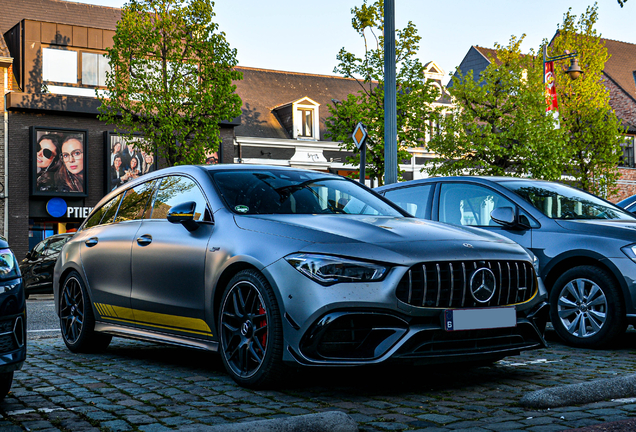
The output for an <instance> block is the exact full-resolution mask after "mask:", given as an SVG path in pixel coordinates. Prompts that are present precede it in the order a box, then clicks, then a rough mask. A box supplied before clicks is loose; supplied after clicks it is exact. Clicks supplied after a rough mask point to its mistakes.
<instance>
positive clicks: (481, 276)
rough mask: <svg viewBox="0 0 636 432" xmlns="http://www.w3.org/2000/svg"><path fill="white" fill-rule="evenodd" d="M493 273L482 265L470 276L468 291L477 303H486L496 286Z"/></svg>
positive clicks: (493, 293)
mask: <svg viewBox="0 0 636 432" xmlns="http://www.w3.org/2000/svg"><path fill="white" fill-rule="evenodd" d="M496 285H497V283H496V279H495V274H494V273H493V272H492V271H491V270H490V269H488V268H486V267H482V268H480V269H477V270H475V273H473V275H472V276H471V278H470V293H471V294H472V295H473V298H474V299H475V300H476V301H478V302H479V303H488V302H489V301H490V299H491V298H492V296H493V295H495V288H496Z"/></svg>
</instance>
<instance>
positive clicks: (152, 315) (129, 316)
mask: <svg viewBox="0 0 636 432" xmlns="http://www.w3.org/2000/svg"><path fill="white" fill-rule="evenodd" d="M94 305H95V309H97V312H98V313H99V315H100V317H101V318H106V319H109V320H113V321H119V322H123V323H127V324H139V325H144V326H148V327H155V328H160V329H164V330H174V331H180V332H185V333H193V334H197V335H203V336H212V330H210V327H209V326H208V324H207V323H206V322H205V321H203V320H202V319H199V318H190V317H182V316H177V315H169V314H162V313H157V312H148V311H142V310H139V309H131V308H125V307H121V306H113V305H107V304H103V303H94Z"/></svg>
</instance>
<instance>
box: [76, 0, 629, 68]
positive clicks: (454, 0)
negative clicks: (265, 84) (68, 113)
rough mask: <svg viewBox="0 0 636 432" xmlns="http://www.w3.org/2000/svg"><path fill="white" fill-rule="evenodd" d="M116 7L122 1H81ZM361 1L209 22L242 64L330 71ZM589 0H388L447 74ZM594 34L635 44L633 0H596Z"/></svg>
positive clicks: (292, 0) (232, 3) (283, 3)
mask: <svg viewBox="0 0 636 432" xmlns="http://www.w3.org/2000/svg"><path fill="white" fill-rule="evenodd" d="M82 3H91V4H99V5H103V6H113V7H121V6H122V5H123V4H124V3H125V1H124V0H82ZM361 4H362V0H318V1H307V0H276V1H272V0H216V1H215V12H216V15H217V16H216V22H217V23H218V24H219V27H220V30H222V31H224V32H225V33H226V34H227V38H228V40H229V42H230V45H231V46H232V47H234V48H236V49H237V50H238V60H239V64H240V65H241V66H250V67H258V68H265V69H275V70H285V71H294V72H307V73H317V74H326V75H332V74H333V68H334V66H336V64H337V61H336V54H337V53H338V51H339V50H340V48H342V47H345V48H346V49H347V50H348V51H351V52H354V53H356V54H361V53H362V52H363V49H364V46H363V42H362V40H361V39H360V37H359V36H358V35H357V34H356V32H355V31H354V30H353V29H352V27H351V8H353V7H354V6H359V5H361ZM593 4H594V2H593V0H569V1H565V0H530V1H522V0H485V1H478V0H450V1H440V0H437V1H430V0H395V10H396V13H395V14H396V18H395V21H396V23H395V25H396V28H403V27H404V26H405V25H406V23H407V22H408V21H409V20H410V21H413V23H414V24H415V25H416V27H417V29H418V34H419V35H420V36H421V37H422V41H421V43H420V50H419V56H418V57H419V59H420V60H421V61H422V62H423V63H427V62H429V61H431V60H432V61H434V62H435V63H437V64H438V65H439V66H440V67H441V68H442V69H444V71H445V72H446V74H447V75H448V74H449V73H451V72H452V71H453V70H454V69H455V67H456V66H457V65H459V63H461V61H462V59H463V58H464V56H465V55H466V53H467V52H468V50H469V48H470V47H471V45H479V46H482V47H486V48H491V47H493V45H494V43H495V42H498V43H500V44H502V45H506V44H507V43H508V41H509V39H510V36H511V35H515V36H521V35H522V34H524V33H525V34H526V35H527V36H526V39H525V42H524V44H523V45H522V47H523V49H524V50H526V51H528V50H529V49H530V48H534V49H535V50H537V49H538V47H539V45H540V43H541V41H542V40H543V39H544V38H546V39H550V38H551V37H552V36H553V35H554V33H555V31H556V29H557V25H558V24H560V23H561V22H562V21H563V15H564V14H565V13H566V12H567V10H568V8H570V7H571V8H572V12H573V13H574V14H575V15H577V16H579V15H581V13H583V12H584V11H585V9H586V7H587V6H589V5H593ZM598 5H599V20H598V22H597V25H596V29H597V31H598V32H600V33H601V36H602V37H604V38H608V39H614V40H619V41H624V42H630V43H636V0H628V1H627V3H625V6H624V7H623V8H621V7H620V6H619V4H618V3H617V1H616V0H598Z"/></svg>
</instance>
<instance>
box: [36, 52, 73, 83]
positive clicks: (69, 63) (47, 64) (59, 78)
mask: <svg viewBox="0 0 636 432" xmlns="http://www.w3.org/2000/svg"><path fill="white" fill-rule="evenodd" d="M42 79H43V80H44V81H52V82H60V83H67V84H77V52H76V51H68V50H61V49H53V48H42Z"/></svg>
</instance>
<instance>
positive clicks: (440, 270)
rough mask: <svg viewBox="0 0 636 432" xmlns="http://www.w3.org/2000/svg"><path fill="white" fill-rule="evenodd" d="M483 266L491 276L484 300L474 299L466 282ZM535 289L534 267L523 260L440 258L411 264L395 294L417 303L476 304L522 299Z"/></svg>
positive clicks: (404, 300) (455, 305)
mask: <svg viewBox="0 0 636 432" xmlns="http://www.w3.org/2000/svg"><path fill="white" fill-rule="evenodd" d="M483 268H487V269H490V271H491V272H492V274H493V275H494V280H495V291H494V294H493V296H492V298H490V300H489V301H487V302H480V301H477V300H476V299H475V298H474V297H473V295H472V293H471V288H470V286H469V285H470V280H471V277H472V276H473V274H474V273H475V271H477V270H480V269H483ZM536 289H537V286H536V276H535V273H534V267H532V264H530V263H529V262H526V261H440V262H427V263H420V264H416V265H414V266H412V267H411V268H410V269H409V271H408V272H406V274H405V275H404V277H402V280H401V281H400V283H399V284H398V287H397V290H396V296H397V298H398V300H400V301H401V302H404V303H406V304H409V305H411V306H417V307H434V308H476V307H477V308H478V307H492V306H505V305H511V304H516V303H523V302H525V301H528V300H530V299H531V298H532V296H533V295H534V293H535V291H536ZM482 300H483V299H482Z"/></svg>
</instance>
